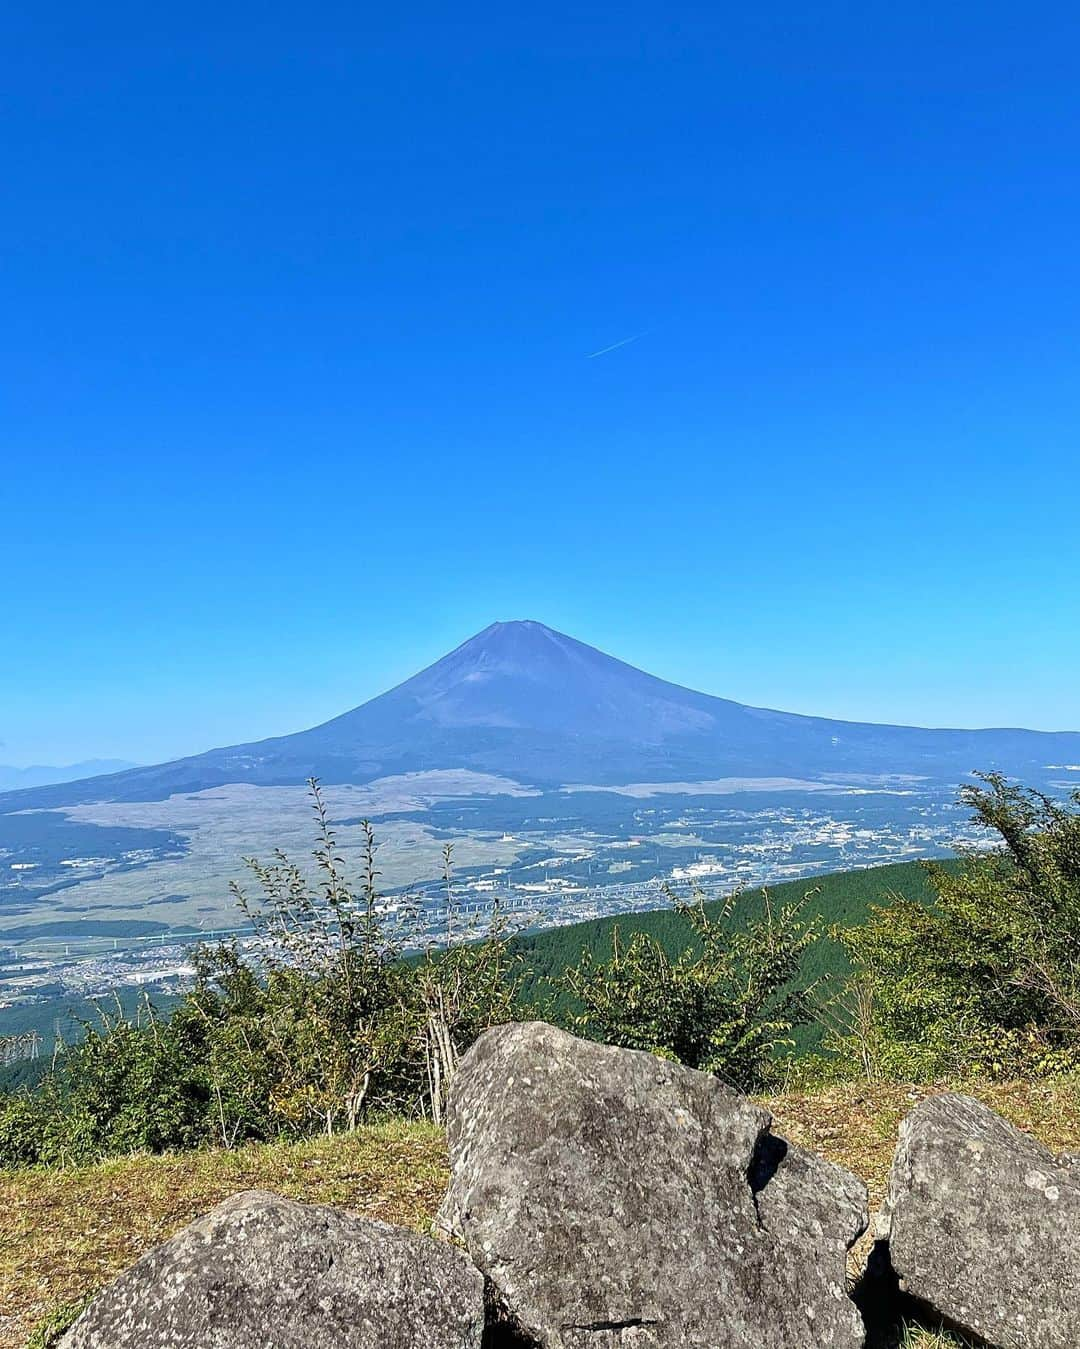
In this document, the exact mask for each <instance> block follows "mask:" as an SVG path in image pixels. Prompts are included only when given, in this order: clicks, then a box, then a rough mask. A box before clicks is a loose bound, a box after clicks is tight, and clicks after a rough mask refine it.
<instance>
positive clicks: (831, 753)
mask: <svg viewBox="0 0 1080 1349" xmlns="http://www.w3.org/2000/svg"><path fill="white" fill-rule="evenodd" d="M1077 763H1080V733H1076V732H1039V731H1025V730H1016V729H996V730H948V729H943V730H929V729H921V728H917V727H909V726H887V725H874V724H868V723H862V722H848V721H835V720H829V719H826V718H823V717H813V716H802V715H798V714H795V713H790V712H778V711H772V710H768V709H765V708H758V707H749V706H746V705H744V704H741V703H737V702H732V701H730V700H728V699H726V698H718V697H714V696H711V695H709V694H705V693H698V692H695V691H694V690H692V689H687V688H683V687H681V686H679V685H677V684H672V683H668V682H667V681H665V680H662V679H658V678H656V677H654V676H653V675H650V674H646V673H645V672H644V671H642V670H638V669H636V668H635V667H634V666H632V665H627V664H626V663H624V662H623V661H621V660H617V659H616V658H615V657H613V656H609V655H606V654H605V653H603V652H602V651H598V650H596V649H595V648H594V647H591V646H587V645H586V644H585V643H583V642H580V641H577V640H575V639H574V638H572V637H568V636H566V635H565V634H563V633H560V632H556V631H554V630H553V629H551V628H549V627H546V626H545V625H544V624H542V623H537V622H531V621H519V622H507V623H493V624H492V625H491V626H490V627H488V628H485V629H484V631H483V632H480V633H478V634H477V635H476V636H475V637H471V638H470V639H469V640H468V641H466V642H464V643H463V644H462V645H461V646H459V647H458V648H457V649H456V650H454V651H452V652H450V654H449V655H447V656H444V657H443V658H442V659H441V660H439V661H436V662H435V664H434V665H431V666H429V667H428V668H427V669H426V670H422V671H421V672H420V673H419V674H416V675H414V676H413V677H412V678H411V679H408V680H406V681H405V682H404V683H403V684H399V685H398V686H397V687H396V688H393V689H390V690H389V691H388V692H386V693H383V694H381V695H380V696H378V697H376V698H373V699H371V700H370V701H369V702H366V703H364V704H363V705H362V706H360V707H357V708H354V709H353V710H352V711H349V712H345V713H343V714H342V715H341V716H338V717H335V718H333V720H331V721H327V722H325V723H323V724H322V725H320V726H316V727H313V728H312V729H310V730H305V731H300V732H298V733H296V734H293V735H284V736H277V737H274V738H272V739H268V740H260V741H256V742H252V743H249V744H240V745H232V746H229V747H226V748H222V749H213V750H210V751H208V752H206V753H203V754H197V755H194V756H191V757H189V758H184V759H178V760H175V761H173V762H171V763H165V764H160V765H157V766H153V767H145V768H133V769H127V770H125V771H123V772H118V773H110V774H107V775H104V776H97V777H93V778H88V779H85V780H82V781H77V782H66V783H60V784H54V785H51V786H42V787H37V788H30V789H24V790H20V791H17V792H7V793H4V794H2V795H0V815H2V814H4V813H8V812H11V811H16V810H26V809H33V808H37V809H42V808H44V809H55V808H57V807H61V808H62V807H64V806H72V805H78V804H82V803H86V802H100V801H126V802H133V801H161V800H163V799H165V798H167V797H169V796H172V795H174V794H177V793H190V792H198V791H203V790H205V789H208V788H212V787H217V786H221V785H224V784H233V783H238V784H252V785H255V786H285V785H293V784H298V783H302V782H303V781H304V780H305V779H307V778H308V777H312V776H314V777H319V778H321V779H322V780H323V781H325V782H327V783H357V784H358V783H367V782H372V781H375V780H377V779H380V778H385V777H388V776H391V775H395V774H403V773H415V772H426V771H430V770H436V769H472V770H476V771H480V772H486V773H497V774H500V775H504V776H507V777H510V778H513V779H514V780H516V781H518V782H522V783H527V784H529V785H532V786H540V787H557V786H560V785H564V784H573V783H587V784H594V785H601V786H602V785H613V784H619V783H631V782H652V783H675V782H685V783H692V782H694V781H699V780H707V779H716V778H719V777H752V778H769V777H777V778H801V779H815V778H820V779H829V778H833V777H835V776H836V775H838V774H841V775H849V776H850V775H853V774H874V775H881V774H911V775H918V776H921V777H923V778H928V779H932V780H935V781H942V782H944V781H956V780H958V779H960V778H961V777H964V776H966V775H967V774H968V773H970V772H971V770H972V769H975V768H979V769H984V770H985V769H999V770H1001V771H1004V772H1007V773H1011V774H1016V775H1018V776H1021V777H1024V778H1025V779H1027V780H1030V781H1043V780H1045V779H1046V778H1047V775H1048V773H1049V772H1051V771H1052V770H1053V769H1054V767H1055V766H1060V765H1062V764H1077Z"/></svg>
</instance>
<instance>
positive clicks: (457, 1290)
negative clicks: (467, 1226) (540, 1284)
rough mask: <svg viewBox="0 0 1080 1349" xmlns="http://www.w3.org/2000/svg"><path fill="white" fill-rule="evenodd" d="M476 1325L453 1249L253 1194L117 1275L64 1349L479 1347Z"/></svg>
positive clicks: (465, 1268) (470, 1291) (473, 1285)
mask: <svg viewBox="0 0 1080 1349" xmlns="http://www.w3.org/2000/svg"><path fill="white" fill-rule="evenodd" d="M483 1327H484V1284H483V1280H482V1278H481V1277H480V1275H479V1274H478V1273H477V1272H476V1270H475V1269H474V1268H473V1267H472V1266H471V1265H470V1264H469V1263H468V1261H467V1260H465V1258H464V1257H463V1256H461V1255H460V1254H459V1253H458V1252H457V1251H454V1250H451V1249H450V1248H449V1247H447V1246H445V1245H444V1244H442V1243H440V1242H435V1241H431V1240H430V1239H429V1238H427V1237H422V1236H417V1235H416V1234H415V1233H413V1232H407V1231H405V1230H404V1229H402V1228H397V1227H389V1226H387V1225H386V1224H385V1223H376V1222H368V1221H366V1220H364V1219H362V1218H354V1217H350V1216H349V1215H348V1214H346V1213H343V1212H341V1211H339V1210H337V1209H331V1208H318V1207H314V1206H309V1205H306V1204H297V1203H293V1202H292V1201H291V1200H288V1199H281V1198H279V1197H277V1196H276V1195H272V1194H264V1193H263V1192H261V1191H259V1190H250V1191H248V1192H247V1193H245V1194H238V1195H235V1196H234V1197H233V1198H232V1199H227V1200H226V1201H225V1202H224V1203H223V1204H219V1205H218V1207H217V1208H215V1209H213V1210H212V1211H211V1212H210V1213H208V1214H206V1216H205V1217H202V1218H199V1219H198V1220H197V1221H195V1222H193V1223H192V1224H191V1226H190V1227H186V1228H184V1230H183V1231H182V1232H179V1233H178V1234H177V1235H176V1236H175V1237H173V1238H172V1240H171V1241H167V1242H166V1243H165V1244H164V1245H163V1246H159V1247H158V1248H157V1249H156V1250H154V1251H151V1252H150V1253H149V1254H148V1255H146V1256H144V1257H143V1259H141V1260H140V1261H139V1262H138V1264H136V1265H134V1266H133V1267H132V1268H131V1269H129V1270H128V1271H127V1272H126V1273H124V1274H121V1275H120V1277H119V1278H118V1279H117V1280H116V1281H115V1282H114V1283H112V1284H111V1285H110V1286H109V1287H108V1288H106V1289H105V1291H104V1292H103V1293H102V1294H101V1295H100V1296H99V1297H98V1298H96V1299H95V1301H94V1302H92V1303H91V1304H90V1306H89V1307H88V1308H87V1310H86V1311H85V1312H84V1313H83V1314H82V1316H81V1317H80V1318H79V1320H78V1321H76V1323H75V1325H74V1326H73V1327H72V1328H71V1330H69V1331H68V1333H67V1335H66V1336H65V1337H64V1339H63V1340H62V1341H61V1349H136V1346H137V1349H316V1346H318V1347H319V1349H322V1346H327V1347H329V1346H333V1347H334V1349H479V1346H480V1341H481V1337H482V1334H483Z"/></svg>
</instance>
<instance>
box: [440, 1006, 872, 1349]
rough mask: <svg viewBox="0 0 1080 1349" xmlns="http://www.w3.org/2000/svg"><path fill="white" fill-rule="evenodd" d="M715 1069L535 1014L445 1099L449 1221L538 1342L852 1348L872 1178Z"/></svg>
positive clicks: (520, 1330)
mask: <svg viewBox="0 0 1080 1349" xmlns="http://www.w3.org/2000/svg"><path fill="white" fill-rule="evenodd" d="M770 1125H771V1119H770V1116H769V1114H768V1113H767V1112H766V1111H765V1110H762V1109H760V1108H759V1107H758V1106H756V1105H754V1104H752V1103H751V1102H750V1101H748V1100H746V1099H745V1098H743V1097H741V1096H738V1095H737V1094H736V1093H734V1092H732V1091H730V1090H729V1089H728V1088H726V1087H725V1086H723V1085H722V1084H721V1083H720V1082H718V1081H717V1080H716V1079H715V1078H713V1077H709V1076H707V1075H706V1074H704V1073H698V1072H693V1071H691V1070H690V1069H688V1068H683V1067H682V1066H680V1065H678V1064H675V1063H670V1062H668V1061H666V1060H664V1059H660V1058H657V1057H656V1056H655V1055H652V1054H646V1053H640V1052H637V1051H632V1050H622V1049H613V1048H609V1047H606V1046H603V1045H597V1044H591V1043H589V1042H587V1041H584V1040H578V1039H576V1038H574V1037H573V1036H571V1035H567V1034H565V1033H564V1032H562V1031H559V1030H556V1029H554V1028H553V1027H551V1026H547V1025H544V1024H542V1023H538V1022H533V1023H530V1024H524V1025H513V1026H501V1027H498V1028H496V1029H495V1030H491V1031H488V1032H487V1033H486V1034H485V1035H483V1036H481V1038H480V1040H479V1041H478V1042H477V1043H476V1045H475V1046H474V1047H473V1048H472V1050H470V1052H469V1053H468V1054H467V1055H466V1056H465V1058H464V1060H463V1061H462V1064H461V1066H460V1068H459V1070H458V1073H457V1076H456V1078H455V1080H454V1085H453V1089H452V1092H451V1099H450V1107H449V1136H450V1157H451V1182H450V1189H449V1192H448V1194H447V1197H446V1201H445V1203H444V1205H443V1208H442V1210H441V1213H440V1223H441V1225H442V1227H443V1228H444V1229H445V1230H446V1231H447V1232H448V1233H450V1234H452V1235H453V1236H455V1237H456V1238H458V1239H460V1240H461V1241H462V1242H463V1243H464V1245H465V1248H466V1249H467V1251H468V1252H469V1254H470V1255H471V1256H472V1258H473V1261H474V1262H475V1263H476V1264H477V1266H478V1267H479V1268H480V1269H481V1270H482V1271H483V1272H484V1274H485V1275H486V1276H487V1278H488V1279H489V1281H490V1284H489V1291H490V1294H491V1301H492V1306H493V1307H494V1309H495V1311H496V1313H497V1314H498V1315H499V1316H501V1317H502V1318H503V1319H504V1321H505V1322H506V1323H507V1324H508V1326H509V1328H510V1331H511V1332H512V1333H513V1334H514V1335H516V1336H518V1337H519V1343H520V1342H522V1341H524V1342H525V1343H531V1344H534V1345H539V1346H541V1349H581V1347H582V1346H586V1345H588V1346H591V1347H592V1349H606V1347H607V1346H614V1345H620V1346H623V1345H624V1346H633V1349H654V1347H656V1349H660V1347H661V1346H699V1349H751V1346H753V1349H816V1347H817V1346H821V1347H822V1349H824V1347H825V1346H828V1349H854V1347H855V1346H860V1345H862V1343H863V1327H862V1321H861V1318H860V1316H859V1314H858V1311H857V1309H856V1308H855V1306H854V1304H853V1303H852V1302H851V1300H850V1299H849V1297H848V1295H847V1292H846V1289H845V1282H846V1279H845V1252H846V1250H847V1248H848V1247H849V1246H850V1245H851V1243H852V1242H854V1241H855V1240H856V1238H857V1237H858V1236H859V1235H860V1234H861V1232H862V1231H863V1230H864V1228H865V1226H866V1190H865V1188H864V1187H863V1186H862V1184H861V1183H860V1182H859V1181H857V1180H856V1179H855V1178H854V1177H853V1176H850V1175H848V1174H847V1173H846V1172H844V1171H842V1170H840V1168H839V1167H835V1166H832V1165H830V1164H829V1163H827V1162H823V1161H819V1160H817V1159H815V1158H812V1157H809V1156H807V1155H806V1154H805V1153H802V1152H801V1151H799V1149H797V1148H794V1147H791V1146H789V1145H788V1144H786V1143H785V1142H784V1141H783V1140H782V1139H778V1138H775V1137H774V1136H773V1135H772V1134H771V1133H770V1132H769V1130H770Z"/></svg>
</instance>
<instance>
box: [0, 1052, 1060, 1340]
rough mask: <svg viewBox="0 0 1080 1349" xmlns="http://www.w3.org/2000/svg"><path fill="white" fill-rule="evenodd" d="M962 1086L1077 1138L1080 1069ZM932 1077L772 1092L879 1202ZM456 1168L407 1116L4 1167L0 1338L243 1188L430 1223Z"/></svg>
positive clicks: (781, 1116)
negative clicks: (900, 1139)
mask: <svg viewBox="0 0 1080 1349" xmlns="http://www.w3.org/2000/svg"><path fill="white" fill-rule="evenodd" d="M960 1089H961V1090H964V1091H967V1092H968V1093H969V1094H970V1095H972V1096H977V1097H978V1098H979V1099H980V1100H983V1101H985V1102H986V1104H987V1105H989V1106H990V1107H991V1108H992V1109H994V1110H997V1111H998V1112H999V1113H1000V1114H1002V1115H1004V1116H1005V1117H1006V1118H1007V1119H1009V1120H1011V1121H1012V1123H1013V1124H1015V1125H1016V1126H1017V1127H1018V1128H1020V1129H1023V1130H1024V1131H1025V1132H1027V1133H1030V1134H1032V1135H1033V1136H1034V1137H1036V1138H1038V1139H1039V1140H1040V1141H1042V1142H1043V1143H1045V1144H1047V1146H1049V1147H1050V1148H1051V1149H1053V1150H1054V1151H1055V1152H1061V1151H1080V1079H1072V1078H1068V1079H1058V1080H1053V1081H1045V1082H1037V1083H1030V1082H1022V1083H992V1084H991V1083H974V1084H970V1083H969V1084H966V1085H965V1086H963V1087H962V1088H960ZM935 1090H942V1088H940V1087H938V1088H932V1087H911V1086H898V1085H894V1084H891V1083H866V1082H846V1083H839V1084H836V1085H832V1086H829V1087H827V1088H825V1089H823V1090H817V1091H813V1092H809V1091H808V1092H788V1093H786V1094H784V1095H782V1096H774V1097H771V1098H768V1099H766V1100H764V1101H763V1104H764V1105H766V1106H767V1107H768V1108H769V1109H770V1110H771V1111H772V1113H773V1116H774V1119H775V1127H776V1130H777V1132H778V1133H781V1134H783V1135H784V1136H785V1137H787V1138H789V1139H791V1141H792V1142H794V1143H798V1144H799V1145H800V1146H802V1147H806V1148H809V1149H811V1150H812V1151H814V1152H817V1153H820V1154H821V1155H823V1156H825V1157H828V1158H830V1159H831V1160H832V1161H835V1162H839V1163H840V1164H841V1165H842V1166H846V1167H847V1168H848V1169H849V1170H851V1171H853V1172H855V1174H856V1175H858V1176H860V1177H861V1178H862V1179H863V1180H864V1181H865V1182H866V1184H867V1186H868V1188H869V1190H870V1207H871V1212H873V1210H874V1209H876V1208H877V1206H878V1205H879V1204H880V1202H881V1200H882V1198H883V1197H884V1193H885V1185H886V1181H887V1179H888V1173H889V1167H890V1164H891V1162H892V1155H893V1148H894V1147H895V1143H896V1130H897V1126H898V1125H899V1123H900V1120H901V1119H902V1118H903V1116H904V1115H906V1114H907V1113H908V1111H909V1110H911V1109H912V1108H913V1107H914V1106H915V1105H916V1104H917V1103H918V1102H919V1101H920V1100H923V1099H924V1098H925V1097H926V1096H929V1095H931V1094H932V1093H933V1092H934V1091H935ZM447 1179H448V1172H447V1161H446V1148H445V1141H444V1138H443V1135H442V1133H441V1132H440V1131H439V1130H438V1129H435V1128H434V1127H433V1126H431V1125H425V1124H415V1123H407V1122H402V1121H394V1122H390V1123H386V1124H380V1125H372V1126H369V1127H366V1128H363V1129H361V1130H359V1131H358V1132H357V1133H356V1134H354V1135H351V1136H349V1135H342V1136H338V1137H335V1138H332V1139H325V1138H323V1139H315V1140H312V1141H309V1142H305V1143H291V1144H283V1143H277V1144H259V1145H255V1146H250V1147H245V1148H238V1149H237V1150H236V1151H234V1152H223V1151H218V1152H212V1151H206V1152H189V1153H176V1154H167V1155H165V1156H160V1157H151V1156H145V1155H139V1156H134V1157H125V1158H121V1159H116V1160H112V1161H108V1162H102V1163H100V1164H98V1165H97V1166H90V1167H84V1168H79V1169H73V1170H67V1171H59V1170H51V1171H50V1170H40V1169H34V1170H29V1171H18V1172H9V1173H0V1349H24V1346H26V1345H27V1336H28V1334H30V1333H31V1327H34V1326H37V1329H36V1330H35V1331H34V1332H33V1333H34V1334H36V1335H37V1337H38V1338H37V1339H35V1340H33V1341H31V1343H32V1345H33V1346H35V1349H47V1346H48V1345H49V1343H50V1341H49V1339H48V1338H47V1335H48V1334H49V1333H50V1325H51V1326H52V1327H53V1328H59V1327H60V1326H62V1325H63V1324H66V1322H65V1321H64V1317H65V1316H70V1315H71V1314H72V1304H74V1303H77V1302H80V1301H81V1300H82V1299H84V1298H86V1297H87V1296H88V1295H90V1294H92V1293H93V1292H94V1291H96V1290H97V1289H99V1288H101V1287H102V1286H103V1285H104V1284H106V1283H108V1282H109V1280H110V1279H112V1278H113V1277H114V1276H115V1275H116V1274H118V1273H119V1272H120V1271H121V1270H122V1269H125V1268H127V1266H129V1265H130V1264H132V1263H134V1261H135V1260H137V1259H138V1258H139V1257H140V1256H141V1255H144V1254H145V1253H146V1252H147V1251H148V1250H150V1249H151V1248H152V1247H154V1246H156V1245H158V1244H159V1243H160V1242H162V1241H165V1240H166V1239H167V1238H168V1237H170V1236H171V1235H172V1234H173V1233H174V1232H176V1231H178V1230H179V1229H180V1228H181V1227H183V1226H185V1225H186V1224H187V1223H189V1222H191V1220H192V1219H193V1218H195V1217H197V1216H198V1215H199V1214H200V1213H205V1212H206V1211H207V1209H209V1208H212V1207H213V1206H214V1205H215V1204H217V1203H219V1202H220V1201H221V1200H222V1199H224V1198H226V1197H227V1196H228V1195H230V1194H235V1193H236V1192H237V1191H239V1190H247V1189H253V1188H260V1189H267V1190H272V1191H275V1192H276V1193H278V1194H284V1195H288V1196H290V1197H291V1198H294V1199H300V1200H305V1201H307V1202H309V1203H323V1204H336V1205H340V1206H341V1207H343V1208H346V1209H349V1210H351V1211H352V1212H354V1213H359V1214H363V1215H365V1216H367V1217H372V1218H379V1219H382V1220H383V1221H385V1222H393V1223H400V1224H402V1225H403V1226H406V1227H411V1228H413V1229H414V1230H416V1231H424V1230H426V1229H427V1228H428V1226H429V1224H430V1223H431V1220H432V1218H433V1217H434V1216H435V1211H436V1209H437V1208H438V1205H439V1202H440V1200H441V1199H442V1195H443V1192H444V1190H445V1188H446V1182H447ZM868 1246H869V1238H864V1242H863V1244H862V1246H861V1247H860V1248H859V1249H857V1251H856V1252H855V1253H854V1260H855V1262H861V1261H864V1260H865V1255H866V1250H867V1248H868ZM43 1318H46V1319H44V1320H43ZM48 1318H51V1321H50V1320H49V1319H48ZM905 1334H906V1337H907V1338H906V1339H904V1340H903V1341H902V1342H901V1346H902V1349H962V1347H963V1346H964V1341H963V1340H962V1339H957V1338H956V1337H955V1336H953V1337H949V1336H948V1335H945V1334H943V1333H941V1332H935V1331H931V1330H927V1329H923V1328H920V1327H917V1326H910V1327H908V1329H907V1330H906V1332H905Z"/></svg>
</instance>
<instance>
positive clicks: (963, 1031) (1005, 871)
mask: <svg viewBox="0 0 1080 1349" xmlns="http://www.w3.org/2000/svg"><path fill="white" fill-rule="evenodd" d="M961 796H962V800H963V801H965V802H966V803H967V804H968V805H970V806H971V807H972V809H973V812H974V818H975V820H976V821H977V822H978V823H979V824H980V825H981V826H982V827H983V828H984V829H986V830H987V832H988V835H990V836H992V837H995V838H996V840H997V846H996V847H994V848H992V849H991V850H990V851H987V852H982V853H971V854H969V855H968V856H967V857H966V858H965V861H964V865H963V866H962V867H961V868H960V869H959V870H953V869H948V868H945V867H942V866H940V865H938V864H934V863H928V864H927V868H928V872H929V875H930V880H931V883H932V885H933V889H934V892H935V898H934V902H933V903H932V905H931V906H930V907H927V906H925V905H923V904H921V903H917V902H914V901H911V900H907V899H905V898H903V897H902V896H894V898H893V900H892V902H891V903H890V904H888V905H885V906H881V907H878V908H875V909H874V910H873V911H872V914H871V918H870V920H869V922H868V923H867V924H866V925H865V926H863V927H861V928H854V929H851V930H850V931H848V932H846V933H843V934H841V940H842V941H843V943H844V945H845V946H846V947H847V950H848V952H849V953H850V956H851V959H852V962H853V965H854V971H855V972H854V975H853V979H852V982H851V984H850V985H849V988H848V990H847V992H846V995H845V1000H844V1006H843V1007H842V1008H841V1009H840V1010H841V1016H840V1025H839V1027H838V1029H837V1033H836V1034H835V1035H834V1043H835V1046H836V1047H837V1048H838V1049H839V1050H840V1051H841V1053H843V1054H844V1055H846V1056H847V1057H848V1058H849V1059H850V1060H852V1061H854V1062H856V1063H858V1065H859V1067H860V1069H861V1070H862V1071H863V1072H865V1073H866V1074H867V1075H868V1076H877V1077H886V1078H897V1079H911V1078H915V1079H931V1078H935V1077H945V1076H963V1075H965V1074H970V1073H981V1074H988V1075H991V1076H997V1077H1008V1076H1028V1075H1032V1074H1034V1075H1044V1074H1047V1073H1052V1072H1058V1071H1065V1070H1069V1069H1071V1068H1073V1067H1074V1066H1076V1065H1077V1064H1078V1063H1080V813H1078V812H1077V810H1076V809H1075V807H1076V806H1077V805H1078V804H1080V793H1078V794H1074V795H1073V796H1072V797H1071V798H1070V800H1069V801H1068V802H1060V801H1055V800H1053V799H1051V798H1049V797H1047V796H1045V795H1043V794H1042V793H1040V792H1036V791H1032V790H1029V789H1027V788H1023V787H1020V786H1017V785H1015V784H1012V783H1009V782H1008V781H1007V780H1006V779H1004V778H1003V777H1001V776H1000V775H998V774H987V775H984V776H982V777H981V783H980V784H978V785H973V786H971V787H968V788H965V789H964V791H963V792H962V794H961Z"/></svg>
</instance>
